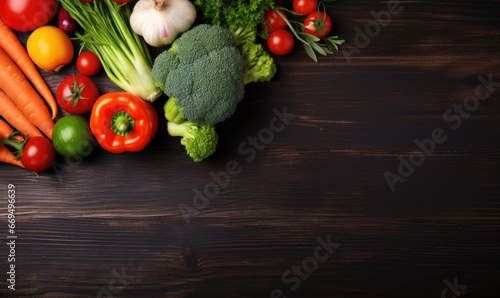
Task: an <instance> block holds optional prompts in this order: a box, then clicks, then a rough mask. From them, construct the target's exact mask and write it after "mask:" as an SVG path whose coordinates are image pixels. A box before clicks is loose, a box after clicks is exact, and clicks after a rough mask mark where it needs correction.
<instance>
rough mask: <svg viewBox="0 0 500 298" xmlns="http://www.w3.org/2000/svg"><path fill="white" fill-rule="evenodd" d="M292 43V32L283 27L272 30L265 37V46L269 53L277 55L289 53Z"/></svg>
mask: <svg viewBox="0 0 500 298" xmlns="http://www.w3.org/2000/svg"><path fill="white" fill-rule="evenodd" d="M294 44H295V42H294V39H293V36H292V34H291V33H290V32H288V31H286V30H283V29H279V30H274V31H273V32H272V33H271V34H270V35H269V38H268V39H267V47H268V48H269V50H270V51H271V53H273V54H275V55H279V56H283V55H286V54H288V53H290V52H291V51H292V50H293V46H294Z"/></svg>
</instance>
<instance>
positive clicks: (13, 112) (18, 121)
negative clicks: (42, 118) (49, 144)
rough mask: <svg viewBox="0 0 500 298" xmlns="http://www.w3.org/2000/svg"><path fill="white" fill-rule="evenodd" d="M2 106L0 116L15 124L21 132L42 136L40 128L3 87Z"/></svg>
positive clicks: (1, 94)
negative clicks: (9, 96)
mask: <svg viewBox="0 0 500 298" xmlns="http://www.w3.org/2000/svg"><path fill="white" fill-rule="evenodd" d="M0 107H2V108H1V109H0V116H2V117H3V118H4V119H5V120H6V121H7V122H9V123H10V125H12V126H14V127H15V128H16V129H17V130H18V131H19V132H20V133H21V134H23V135H27V136H30V137H36V136H42V133H41V132H40V130H38V128H36V126H35V125H33V123H31V122H30V120H29V119H28V118H27V117H26V116H25V115H24V114H23V112H22V111H21V110H20V109H19V108H18V107H17V106H16V104H15V103H14V102H13V101H12V100H11V99H10V98H8V97H7V95H6V94H5V92H3V91H2V89H0Z"/></svg>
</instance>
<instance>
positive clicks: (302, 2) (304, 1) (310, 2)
mask: <svg viewBox="0 0 500 298" xmlns="http://www.w3.org/2000/svg"><path fill="white" fill-rule="evenodd" d="M292 5H293V10H294V11H295V12H296V13H298V14H301V15H305V16H306V15H308V14H311V13H313V12H314V11H315V10H316V9H317V8H318V0H293V4H292Z"/></svg>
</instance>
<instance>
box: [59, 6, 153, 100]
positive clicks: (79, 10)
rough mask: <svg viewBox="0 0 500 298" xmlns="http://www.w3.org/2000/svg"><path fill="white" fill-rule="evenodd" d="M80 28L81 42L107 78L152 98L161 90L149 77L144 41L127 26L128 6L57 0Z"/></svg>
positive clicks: (138, 94) (148, 98) (144, 96)
mask: <svg viewBox="0 0 500 298" xmlns="http://www.w3.org/2000/svg"><path fill="white" fill-rule="evenodd" d="M60 3H61V5H62V6H63V7H64V9H66V10H67V11H68V12H69V14H70V15H71V17H72V18H73V19H74V20H75V21H76V22H77V23H78V24H79V25H80V27H81V28H82V29H83V31H84V32H83V33H79V32H76V33H75V35H76V37H77V38H78V39H79V40H80V42H81V46H82V48H83V47H86V48H88V49H89V50H91V51H92V52H94V53H95V54H96V55H97V56H98V57H99V59H100V60H101V64H102V66H103V68H104V70H105V72H106V74H107V76H108V77H109V79H110V80H111V81H112V82H113V83H114V84H116V85H117V86H118V87H119V88H121V89H123V90H124V91H127V92H130V93H132V94H134V95H136V96H138V97H140V98H142V99H143V100H146V101H149V102H152V101H154V100H155V99H156V98H158V97H159V96H160V94H161V90H160V89H159V88H158V87H157V86H155V84H154V82H153V79H152V77H151V67H152V65H153V60H152V57H151V54H150V52H149V50H148V48H147V44H146V43H145V41H144V40H143V39H142V38H141V37H139V36H138V35H137V34H136V33H135V32H134V31H133V30H132V29H131V27H130V23H129V19H130V15H131V12H132V10H131V8H130V6H129V5H128V4H127V3H125V4H118V3H116V2H114V1H113V0H99V1H93V2H92V3H83V2H80V0H60Z"/></svg>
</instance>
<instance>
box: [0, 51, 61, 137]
mask: <svg viewBox="0 0 500 298" xmlns="http://www.w3.org/2000/svg"><path fill="white" fill-rule="evenodd" d="M0 89H2V90H3V91H4V92H5V94H6V95H7V97H8V98H10V99H11V100H12V101H13V102H14V103H15V104H16V105H17V106H18V107H19V109H21V111H23V113H24V115H26V117H28V119H29V120H30V121H31V122H32V123H33V124H34V125H35V126H36V127H38V128H39V129H40V130H41V131H42V132H43V133H44V134H45V135H46V136H47V137H49V138H50V139H52V130H53V129H54V120H52V117H51V115H50V112H49V109H48V108H47V106H46V105H45V103H44V102H43V100H42V98H41V97H40V95H38V93H37V92H36V91H35V89H33V87H31V85H30V83H29V82H28V80H26V77H25V76H24V74H23V73H22V71H21V70H20V69H19V68H18V67H17V65H16V64H15V63H14V62H13V61H12V60H11V59H10V58H9V56H8V55H7V54H6V53H5V52H4V51H3V50H2V49H0ZM7 112H8V111H7Z"/></svg>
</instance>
